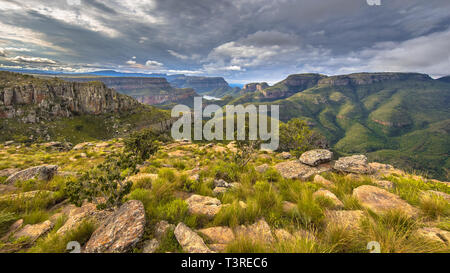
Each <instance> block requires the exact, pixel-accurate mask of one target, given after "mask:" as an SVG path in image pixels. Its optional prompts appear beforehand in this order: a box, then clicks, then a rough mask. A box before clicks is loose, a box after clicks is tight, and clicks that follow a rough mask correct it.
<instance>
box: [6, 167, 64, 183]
mask: <svg viewBox="0 0 450 273" xmlns="http://www.w3.org/2000/svg"><path fill="white" fill-rule="evenodd" d="M57 171H58V166H56V165H42V166H36V167H32V168H28V169H25V170H23V171H19V172H17V173H14V174H12V175H10V176H9V177H8V179H6V181H5V183H7V184H11V183H14V182H16V181H18V180H21V181H24V180H30V179H33V178H37V179H39V180H44V181H48V180H50V179H52V177H53V176H54V175H55V174H56V172H57Z"/></svg>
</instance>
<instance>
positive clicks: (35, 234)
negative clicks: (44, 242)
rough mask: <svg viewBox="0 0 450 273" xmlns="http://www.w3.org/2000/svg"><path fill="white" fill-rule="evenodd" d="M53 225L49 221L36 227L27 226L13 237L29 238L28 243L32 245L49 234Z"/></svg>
mask: <svg viewBox="0 0 450 273" xmlns="http://www.w3.org/2000/svg"><path fill="white" fill-rule="evenodd" d="M52 226H53V224H52V222H50V221H49V220H47V221H45V222H43V223H40V224H35V225H26V226H24V227H23V228H22V229H21V230H19V231H18V232H16V233H15V234H14V235H13V237H14V238H16V239H18V238H28V240H29V241H28V242H29V243H32V242H34V241H36V240H37V239H38V238H39V237H41V236H42V235H44V234H45V233H47V232H48V231H49V230H50V229H51V228H52Z"/></svg>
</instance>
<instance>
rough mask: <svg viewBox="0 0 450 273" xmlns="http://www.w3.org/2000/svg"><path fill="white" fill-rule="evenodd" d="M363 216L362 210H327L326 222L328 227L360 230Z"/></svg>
mask: <svg viewBox="0 0 450 273" xmlns="http://www.w3.org/2000/svg"><path fill="white" fill-rule="evenodd" d="M363 215H364V212H363V211H362V210H327V211H325V222H326V223H327V225H328V227H337V228H342V229H351V230H354V229H358V228H359V223H360V221H361V219H362V217H363Z"/></svg>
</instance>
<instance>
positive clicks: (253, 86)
mask: <svg viewBox="0 0 450 273" xmlns="http://www.w3.org/2000/svg"><path fill="white" fill-rule="evenodd" d="M268 87H269V85H268V84H267V83H266V82H261V83H259V82H253V83H247V84H246V85H244V88H242V92H244V93H248V92H255V91H259V92H261V91H263V90H264V89H266V88H268Z"/></svg>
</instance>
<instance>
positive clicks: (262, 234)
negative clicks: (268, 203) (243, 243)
mask: <svg viewBox="0 0 450 273" xmlns="http://www.w3.org/2000/svg"><path fill="white" fill-rule="evenodd" d="M235 233H236V237H238V238H246V239H249V240H251V241H253V242H254V241H259V242H261V243H264V244H271V243H273V242H275V238H274V237H273V235H272V231H271V230H270V226H269V224H267V222H266V221H265V220H264V219H261V220H259V221H258V222H256V223H254V224H253V225H250V226H244V225H241V226H238V227H236V230H235Z"/></svg>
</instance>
